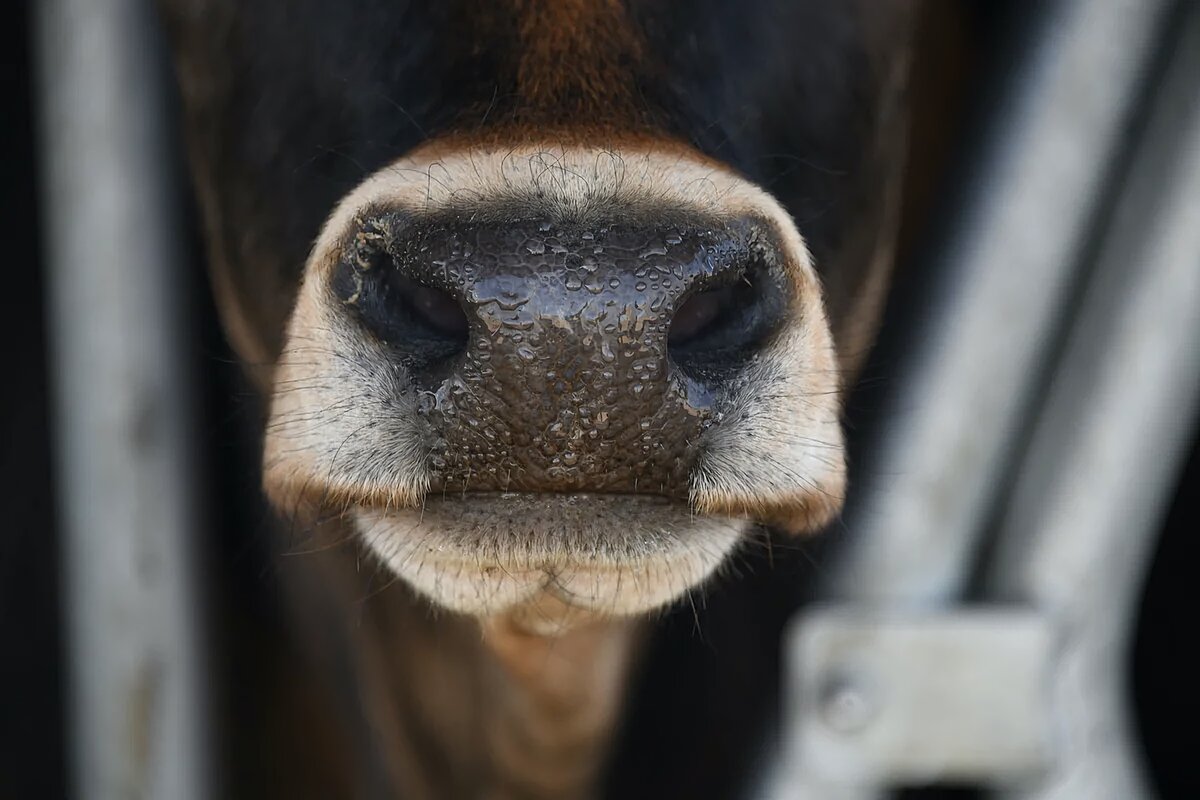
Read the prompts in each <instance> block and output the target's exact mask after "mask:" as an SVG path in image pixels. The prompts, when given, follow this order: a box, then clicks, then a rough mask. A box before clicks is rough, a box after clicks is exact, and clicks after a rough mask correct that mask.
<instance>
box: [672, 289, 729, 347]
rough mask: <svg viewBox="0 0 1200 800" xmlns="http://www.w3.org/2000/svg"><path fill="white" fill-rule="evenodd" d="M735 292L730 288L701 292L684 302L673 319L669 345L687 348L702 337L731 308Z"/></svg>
mask: <svg viewBox="0 0 1200 800" xmlns="http://www.w3.org/2000/svg"><path fill="white" fill-rule="evenodd" d="M732 295H733V291H732V289H731V288H730V287H728V286H723V287H721V288H719V289H710V290H709V291H706V292H699V293H698V294H694V295H692V296H691V297H689V298H687V299H686V300H684V301H683V305H681V306H680V307H679V310H678V311H676V312H675V316H674V317H673V318H672V319H671V329H670V331H669V332H668V334H667V345H668V346H673V347H681V346H686V345H687V344H688V342H690V341H692V340H693V339H696V338H697V337H699V336H700V335H702V334H703V333H704V332H705V331H706V330H707V329H708V328H709V327H710V326H712V324H713V323H714V322H716V321H717V319H719V318H720V316H721V314H722V313H723V312H724V311H725V309H726V308H728V307H729V305H730V304H731V303H730V300H731V299H732Z"/></svg>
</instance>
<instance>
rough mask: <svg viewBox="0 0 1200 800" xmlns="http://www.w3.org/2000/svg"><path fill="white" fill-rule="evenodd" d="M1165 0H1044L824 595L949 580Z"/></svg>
mask: <svg viewBox="0 0 1200 800" xmlns="http://www.w3.org/2000/svg"><path fill="white" fill-rule="evenodd" d="M1168 5H1169V4H1168V3H1165V2H1158V0H1068V1H1067V2H1060V3H1056V4H1044V5H1043V6H1042V7H1041V13H1044V14H1045V15H1046V17H1045V19H1044V20H1043V21H1042V22H1041V23H1040V24H1039V25H1038V26H1037V28H1036V30H1035V33H1034V36H1035V39H1034V41H1032V42H1031V43H1030V51H1029V53H1028V54H1027V56H1026V58H1025V59H1024V60H1023V61H1022V62H1020V63H1015V64H1014V65H1013V67H1012V68H1013V69H1014V70H1016V71H1017V76H1016V77H1015V78H1014V80H1013V81H1012V84H1011V86H1010V87H1009V91H1008V92H1007V94H1006V95H1005V96H1003V97H1001V98H998V101H997V104H996V111H995V119H994V120H993V123H992V124H993V128H992V131H991V132H990V137H989V141H988V143H987V146H986V147H985V148H983V151H982V152H981V153H980V154H979V164H980V169H979V172H978V173H977V175H976V176H975V177H974V181H973V187H972V197H971V198H970V203H971V206H970V208H968V209H967V210H966V212H965V213H964V216H963V219H962V223H961V224H960V226H959V228H958V229H957V230H956V231H954V232H953V233H952V235H951V237H950V240H949V241H948V242H947V243H946V246H945V248H944V249H942V250H941V251H940V253H939V256H938V257H939V259H940V260H941V261H942V262H943V263H944V264H945V265H946V268H945V269H944V270H942V271H941V272H942V275H943V277H944V280H943V282H942V283H941V284H940V285H937V286H931V287H930V291H931V292H932V293H933V294H934V295H935V302H936V306H935V310H934V313H935V314H936V318H934V319H931V320H930V325H929V326H928V327H927V328H926V329H925V330H924V331H922V335H921V336H920V337H919V338H918V339H917V340H916V341H913V342H912V343H911V344H912V347H911V348H910V349H909V350H908V352H907V358H906V360H905V362H904V363H903V365H902V366H901V368H900V369H899V372H900V374H901V375H902V376H903V382H902V384H900V388H899V392H898V395H897V396H896V397H895V398H894V401H893V402H892V407H891V409H890V411H889V413H888V420H889V423H888V426H887V430H886V434H885V435H884V436H883V438H882V439H881V440H880V441H878V442H874V443H872V447H871V452H870V459H869V465H868V466H867V468H866V469H865V470H864V472H865V475H864V476H863V477H862V478H860V479H859V482H858V484H857V485H856V486H855V487H854V488H853V493H852V500H853V498H858V500H857V501H855V502H854V504H853V505H852V506H851V507H850V508H848V509H847V514H846V525H847V527H848V528H849V529H850V530H851V531H852V532H853V539H854V546H853V547H852V548H851V549H850V550H849V551H848V552H847V553H846V555H845V558H844V560H843V562H842V563H840V564H839V565H838V566H837V568H836V569H835V570H834V572H833V579H832V580H831V582H830V583H831V585H830V586H829V587H828V591H829V594H830V596H832V597H837V598H846V599H854V600H855V601H858V602H878V603H888V604H896V603H903V604H905V605H910V606H919V605H937V604H940V603H943V602H945V601H947V600H948V599H951V598H953V597H955V596H956V595H957V594H958V593H959V591H961V588H962V584H963V581H964V579H965V575H966V572H967V570H968V565H969V564H970V563H971V555H972V553H973V552H974V551H975V549H976V547H977V546H978V544H979V539H980V536H981V534H982V531H983V530H984V526H985V525H986V524H987V519H986V516H987V513H988V512H989V511H990V509H991V507H992V504H993V503H994V502H995V492H996V488H997V487H998V486H999V485H1000V483H1001V478H1002V476H1003V474H1004V470H1005V468H1006V466H1007V462H1008V460H1009V458H1010V456H1011V454H1010V448H1011V446H1012V442H1013V440H1014V435H1015V434H1016V433H1017V432H1018V431H1019V430H1020V428H1021V425H1022V422H1023V415H1024V413H1025V412H1026V409H1027V405H1028V403H1029V402H1030V400H1031V395H1032V393H1033V391H1034V389H1035V380H1036V378H1037V375H1038V372H1039V368H1040V367H1041V366H1042V363H1043V361H1044V359H1045V357H1046V352H1045V346H1046V344H1047V340H1048V339H1049V338H1050V334H1051V333H1052V332H1053V330H1054V328H1055V326H1056V324H1057V322H1058V320H1059V319H1060V317H1061V314H1062V311H1063V307H1064V302H1065V300H1066V292H1067V291H1068V288H1069V286H1070V283H1071V279H1072V276H1073V275H1074V271H1075V268H1076V267H1077V265H1078V259H1079V249H1080V248H1081V246H1083V244H1084V243H1085V240H1086V239H1087V237H1088V235H1089V234H1090V233H1091V231H1090V228H1089V226H1090V224H1091V222H1092V220H1093V217H1094V214H1095V211H1096V206H1097V204H1098V203H1099V202H1100V201H1101V200H1102V199H1103V192H1102V189H1103V188H1104V182H1105V179H1106V177H1107V172H1108V170H1107V165H1108V164H1110V163H1114V162H1115V161H1116V160H1117V158H1118V156H1119V154H1120V149H1121V146H1122V143H1123V142H1122V135H1123V132H1124V126H1125V124H1126V122H1127V120H1128V118H1129V115H1130V112H1131V109H1132V108H1133V106H1134V103H1135V102H1136V99H1137V91H1138V88H1139V85H1138V82H1139V79H1140V78H1141V77H1142V75H1143V74H1144V72H1145V69H1146V66H1147V64H1148V63H1150V61H1151V60H1152V58H1153V55H1154V52H1155V49H1156V46H1157V44H1158V42H1157V41H1156V39H1155V33H1156V32H1157V30H1158V26H1159V23H1160V21H1161V19H1162V17H1163V14H1164V10H1165V9H1166V8H1167V6H1168ZM1118 43H1119V44H1118Z"/></svg>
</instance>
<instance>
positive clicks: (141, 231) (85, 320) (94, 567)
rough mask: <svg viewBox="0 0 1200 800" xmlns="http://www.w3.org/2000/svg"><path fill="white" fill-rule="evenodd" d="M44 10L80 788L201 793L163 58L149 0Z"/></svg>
mask: <svg viewBox="0 0 1200 800" xmlns="http://www.w3.org/2000/svg"><path fill="white" fill-rule="evenodd" d="M35 11H36V15H35V17H36V19H35V22H36V37H37V38H36V42H35V43H36V48H37V62H36V64H37V79H38V88H39V96H40V101H41V108H40V109H39V111H40V119H39V123H40V128H39V132H40V136H41V143H42V148H41V149H42V151H43V153H44V159H43V162H42V165H41V167H42V174H43V181H42V202H43V214H42V216H43V219H44V220H45V229H44V230H43V231H42V234H43V239H44V247H45V252H46V254H47V263H48V284H49V289H48V291H49V297H48V302H49V321H50V326H51V330H50V339H51V348H52V350H51V352H52V360H53V367H52V370H53V371H52V382H53V386H54V389H55V408H54V417H53V420H54V426H55V431H56V439H57V447H56V456H57V458H56V460H57V486H58V487H59V505H60V508H61V509H62V511H61V513H62V520H61V522H62V531H63V536H64V540H63V547H62V551H63V574H64V579H65V580H64V586H65V587H66V593H67V595H66V598H65V604H64V605H65V609H66V614H67V620H66V629H67V641H66V643H65V644H66V652H67V663H68V673H69V689H68V693H67V705H68V714H69V719H68V723H69V726H68V730H69V731H70V736H71V742H70V745H71V759H70V761H71V767H72V772H73V774H72V781H71V783H72V786H73V793H72V795H73V796H76V797H86V798H132V797H138V798H170V799H171V800H188V798H199V797H206V796H208V794H209V791H208V788H207V778H208V771H207V768H206V759H205V752H206V748H205V744H206V742H205V727H204V724H203V721H204V716H203V714H202V708H203V701H202V697H201V686H202V681H201V672H202V664H203V662H202V660H201V659H200V658H199V657H198V656H199V648H198V646H197V644H198V643H197V636H196V630H197V626H196V620H195V619H194V618H193V617H194V615H195V614H196V613H197V609H198V608H199V604H198V603H197V601H196V597H195V581H194V576H193V574H192V570H193V566H192V564H193V560H192V559H191V558H189V555H190V550H191V544H192V539H191V537H192V534H193V533H194V531H193V530H192V525H193V517H194V513H193V512H194V509H193V507H192V495H191V487H192V486H193V483H194V476H193V474H192V472H191V470H190V469H189V466H190V459H189V455H190V453H189V447H188V430H187V422H188V419H189V406H190V404H189V393H188V386H187V380H186V377H187V376H186V374H185V372H184V369H183V364H184V363H185V362H186V360H187V359H186V358H185V357H184V355H183V350H182V349H181V346H180V342H181V337H180V334H181V331H180V319H179V316H180V309H181V307H182V306H181V303H180V302H179V298H178V297H177V292H178V290H179V287H178V286H177V285H176V283H177V274H178V259H177V258H176V253H175V250H174V242H173V240H172V234H173V232H174V230H175V226H174V220H173V219H172V217H171V214H170V209H171V206H172V200H173V197H174V195H173V194H172V192H171V191H170V190H169V186H168V182H167V180H166V176H165V175H164V173H163V170H164V168H165V165H167V164H169V163H170V159H169V157H168V153H167V152H166V150H165V146H164V136H163V131H162V128H161V126H162V115H161V113H160V112H161V109H160V108H159V106H158V101H159V99H160V97H161V96H160V92H159V88H160V86H159V84H158V81H159V79H160V78H161V76H162V65H161V62H160V61H159V60H158V59H156V58H155V53H154V51H153V48H152V47H151V46H150V44H149V43H150V41H151V40H150V39H149V32H150V28H149V19H148V14H149V8H148V4H145V3H142V2H138V0H41V2H39V3H36V4H35ZM31 235H32V232H31ZM28 301H29V302H37V298H28Z"/></svg>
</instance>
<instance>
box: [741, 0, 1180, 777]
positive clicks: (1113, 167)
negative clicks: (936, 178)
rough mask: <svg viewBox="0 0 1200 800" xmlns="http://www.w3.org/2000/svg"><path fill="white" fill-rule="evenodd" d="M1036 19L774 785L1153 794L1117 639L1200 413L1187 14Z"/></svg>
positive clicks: (824, 623)
mask: <svg viewBox="0 0 1200 800" xmlns="http://www.w3.org/2000/svg"><path fill="white" fill-rule="evenodd" d="M1043 13H1045V14H1046V16H1045V18H1044V19H1043V20H1042V21H1041V24H1040V25H1039V26H1038V28H1037V32H1036V35H1035V37H1034V41H1033V44H1032V47H1031V49H1030V50H1029V51H1028V53H1027V54H1026V58H1025V60H1024V62H1023V63H1022V64H1021V65H1020V67H1019V68H1020V69H1021V70H1022V73H1021V74H1020V75H1018V77H1017V79H1016V80H1014V81H1013V82H1011V83H1010V84H1009V86H1008V91H1007V93H1006V94H1005V95H1004V96H1003V97H1001V98H1000V102H999V105H998V106H997V119H995V120H993V127H992V136H993V137H994V138H993V139H991V140H990V141H989V142H988V143H987V144H986V146H985V147H984V149H983V152H982V153H981V154H980V158H981V159H983V162H984V163H983V167H982V169H981V170H980V172H979V174H978V175H977V176H976V177H975V182H974V194H973V195H972V197H971V200H970V203H969V206H968V209H967V211H966V213H965V215H964V217H965V219H964V221H962V222H960V224H959V226H958V228H957V230H956V231H955V232H954V234H953V235H952V237H951V238H950V240H949V242H948V243H947V246H946V247H945V249H944V250H943V251H942V253H941V258H942V259H944V260H946V261H947V262H948V265H949V266H950V267H951V268H950V269H947V270H944V271H942V272H941V273H937V274H938V275H940V282H939V283H938V284H936V285H934V286H933V287H932V291H933V292H934V293H935V294H936V296H937V306H936V310H935V313H933V314H931V315H930V316H929V317H928V318H927V320H926V322H927V326H926V328H925V329H923V330H921V331H918V332H917V334H918V335H917V336H915V337H914V339H913V341H912V343H911V344H912V348H911V350H910V352H909V354H908V360H907V362H906V363H905V364H904V365H903V367H902V368H901V369H899V370H898V374H899V375H900V380H901V385H900V387H899V391H898V392H897V394H896V396H895V397H894V398H892V405H891V406H890V409H889V413H888V415H887V416H886V417H885V419H886V420H887V423H888V424H887V426H886V428H885V429H884V433H883V435H882V437H881V439H880V441H878V442H875V443H873V447H872V449H871V451H870V454H869V455H870V458H871V464H870V466H869V467H868V468H867V470H866V471H867V473H868V475H875V476H878V477H877V478H876V479H875V480H874V481H870V480H868V482H867V485H866V486H859V487H858V489H859V490H860V491H862V494H861V495H860V498H861V500H860V501H859V502H858V504H857V505H856V506H855V507H853V508H852V509H850V510H849V513H848V514H847V526H848V529H849V531H850V533H849V535H848V546H847V549H846V551H845V552H844V553H843V554H842V557H841V559H840V561H837V562H835V563H834V564H833V565H832V568H831V575H832V577H831V579H830V580H829V582H828V585H827V587H826V593H825V597H826V598H827V600H828V604H827V605H825V606H823V607H820V608H817V609H814V610H812V611H809V612H807V613H805V614H803V615H802V616H801V618H800V619H798V620H797V621H796V623H795V625H794V630H793V631H792V635H791V637H790V648H789V651H790V664H791V679H790V680H791V683H790V685H789V687H788V690H789V695H790V707H789V708H790V710H789V712H788V717H789V724H788V731H787V739H786V743H785V744H784V746H783V749H782V752H781V753H779V754H778V755H777V761H776V769H775V771H774V772H773V774H772V775H771V776H770V777H769V778H768V780H767V781H766V784H765V787H764V791H763V794H765V795H767V796H770V797H779V798H783V797H788V798H810V797H811V798H820V800H831V799H834V798H866V797H878V796H880V795H881V794H882V793H884V792H885V791H886V790H887V789H888V788H897V787H902V786H910V785H925V784H929V783H939V782H950V783H954V784H959V785H961V784H967V785H977V786H980V787H984V788H991V789H995V790H997V791H999V792H1001V793H1002V794H1004V795H1006V796H1012V797H1024V798H1063V800H1066V799H1067V798H1078V800H1105V798H1112V800H1131V799H1132V798H1140V797H1147V796H1150V795H1149V789H1148V787H1147V785H1146V783H1145V781H1144V780H1143V778H1142V775H1141V773H1140V765H1139V762H1138V759H1137V756H1136V752H1135V749H1134V746H1133V744H1134V743H1133V733H1132V730H1133V728H1132V724H1131V722H1130V720H1129V718H1128V717H1129V714H1128V711H1127V709H1126V707H1125V704H1126V702H1127V699H1126V696H1125V692H1126V686H1127V681H1126V677H1127V676H1126V662H1127V661H1128V659H1127V658H1126V648H1127V647H1128V638H1129V635H1130V632H1131V628H1132V625H1133V621H1134V620H1135V618H1136V612H1137V599H1138V589H1139V588H1140V582H1141V579H1142V577H1143V575H1144V572H1145V570H1146V568H1147V566H1148V561H1149V558H1150V556H1151V552H1152V545H1153V542H1154V537H1155V536H1156V534H1157V532H1158V527H1159V525H1160V523H1161V519H1162V515H1163V513H1164V511H1165V508H1166V504H1167V503H1168V502H1169V500H1170V496H1171V492H1172V490H1173V487H1174V483H1175V481H1176V480H1177V478H1178V475H1179V472H1180V470H1181V466H1182V464H1183V459H1184V458H1185V457H1186V452H1185V450H1186V447H1187V445H1188V443H1189V442H1190V441H1191V438H1190V434H1191V426H1192V424H1193V420H1195V419H1196V416H1197V411H1198V410H1200V404H1198V401H1200V348H1198V347H1197V346H1196V343H1197V342H1200V225H1197V223H1196V221H1197V220H1200V86H1198V84H1197V82H1196V76H1197V75H1200V6H1197V5H1195V4H1190V5H1189V4H1179V5H1172V4H1167V3H1152V2H1140V0H1131V1H1129V2H1122V1H1120V0H1106V1H1105V2H1094V0H1080V1H1079V2H1063V3H1059V4H1057V5H1055V6H1045V7H1044V12H1043ZM1172 39H1173V40H1174V41H1171V40H1172ZM1164 52H1166V53H1170V54H1171V56H1170V58H1169V61H1168V63H1166V64H1165V66H1164V65H1163V64H1162V63H1161V61H1162V54H1163V53H1164ZM964 222H965V224H964Z"/></svg>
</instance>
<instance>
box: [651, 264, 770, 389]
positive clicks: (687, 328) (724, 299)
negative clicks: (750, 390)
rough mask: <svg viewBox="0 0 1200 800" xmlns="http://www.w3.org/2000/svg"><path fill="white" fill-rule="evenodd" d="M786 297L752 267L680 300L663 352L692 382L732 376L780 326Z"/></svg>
mask: <svg viewBox="0 0 1200 800" xmlns="http://www.w3.org/2000/svg"><path fill="white" fill-rule="evenodd" d="M760 267H761V268H760ZM786 298H787V292H786V290H785V288H784V286H783V285H782V283H781V281H780V279H779V276H778V275H776V274H775V272H774V271H773V270H769V269H767V268H766V267H765V266H763V265H759V264H754V263H752V264H750V265H749V266H748V268H747V269H745V270H744V271H740V272H738V273H736V274H733V275H728V276H726V277H725V283H723V285H720V286H715V287H711V288H707V289H703V290H701V291H698V292H695V293H694V294H691V295H689V296H687V297H685V298H684V300H683V302H682V303H680V304H679V306H678V308H677V309H676V311H675V316H674V317H673V318H672V320H671V327H670V329H669V331H668V333H667V352H668V354H669V355H670V357H671V360H672V361H673V362H674V363H675V364H676V365H677V366H678V367H679V368H680V369H681V370H682V371H683V372H684V374H686V375H688V376H689V377H691V378H693V379H696V380H705V381H711V380H712V379H716V378H720V377H721V376H722V375H725V374H728V373H731V372H734V371H736V370H738V369H740V368H741V367H742V366H744V365H745V364H746V362H747V361H748V360H749V359H750V358H752V357H753V355H754V353H755V352H757V351H758V350H759V349H760V348H761V347H762V346H763V345H764V344H765V343H766V341H767V340H768V339H769V338H770V337H771V336H772V335H773V334H774V333H775V332H776V331H777V330H779V328H780V327H781V326H782V325H783V323H784V320H785V318H786V315H787V299H786Z"/></svg>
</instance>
